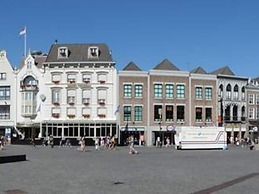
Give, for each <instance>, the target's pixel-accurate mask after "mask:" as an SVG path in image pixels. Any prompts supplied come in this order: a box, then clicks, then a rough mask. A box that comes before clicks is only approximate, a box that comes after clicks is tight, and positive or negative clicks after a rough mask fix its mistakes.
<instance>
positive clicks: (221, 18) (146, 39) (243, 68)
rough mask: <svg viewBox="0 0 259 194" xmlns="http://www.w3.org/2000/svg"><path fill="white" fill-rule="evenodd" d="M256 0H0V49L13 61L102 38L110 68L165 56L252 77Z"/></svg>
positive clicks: (182, 65)
mask: <svg viewBox="0 0 259 194" xmlns="http://www.w3.org/2000/svg"><path fill="white" fill-rule="evenodd" d="M258 10H259V1H257V0H249V1H245V0H214V1H213V0H160V1H156V0H153V1H150V0H130V1H122V0H110V1H107V0H98V1H87V0H75V1H69V0H55V1H54V0H44V1H36V0H22V1H17V0H2V1H1V5H0V17H1V25H0V26H1V31H0V49H1V50H6V51H7V56H8V59H9V61H10V62H11V64H12V65H13V66H18V64H19V63H20V60H21V57H22V56H23V52H24V49H23V48H24V42H23V38H22V37H19V31H20V30H21V29H22V28H23V27H24V26H26V27H27V49H30V50H31V51H35V50H40V51H42V52H44V53H47V52H48V51H49V48H50V46H51V44H53V43H54V41H55V40H56V39H57V40H58V43H106V44H107V45H108V46H109V48H110V50H112V55H113V59H114V61H116V65H117V68H118V70H122V69H123V68H124V67H125V66H126V65H127V64H128V63H129V62H131V61H133V62H134V63H136V64H137V65H138V66H139V67H140V68H141V69H142V70H149V69H152V68H154V67H155V66H156V65H157V64H159V63H160V62H161V61H162V60H164V59H165V58H166V59H168V60H169V61H171V62H172V63H173V64H174V65H175V66H177V67H178V68H179V69H180V70H183V71H186V70H187V71H188V70H192V69H194V68H196V67H199V66H200V67H202V68H203V69H204V70H205V71H207V72H211V71H214V70H216V69H218V68H221V67H224V66H229V67H230V69H231V70H232V71H233V72H234V73H235V74H236V75H237V76H242V77H258V76H259V11H258Z"/></svg>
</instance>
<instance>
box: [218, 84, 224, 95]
mask: <svg viewBox="0 0 259 194" xmlns="http://www.w3.org/2000/svg"><path fill="white" fill-rule="evenodd" d="M219 97H220V98H222V97H223V85H222V84H220V86H219Z"/></svg>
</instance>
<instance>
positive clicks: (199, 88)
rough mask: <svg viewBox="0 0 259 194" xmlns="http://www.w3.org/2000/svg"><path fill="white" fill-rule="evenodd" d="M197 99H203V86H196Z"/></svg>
mask: <svg viewBox="0 0 259 194" xmlns="http://www.w3.org/2000/svg"><path fill="white" fill-rule="evenodd" d="M195 99H196V100H198V99H202V87H196V88H195Z"/></svg>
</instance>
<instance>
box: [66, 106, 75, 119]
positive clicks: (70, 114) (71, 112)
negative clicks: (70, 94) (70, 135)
mask: <svg viewBox="0 0 259 194" xmlns="http://www.w3.org/2000/svg"><path fill="white" fill-rule="evenodd" d="M67 116H68V117H70V118H74V117H75V116H76V109H75V108H67Z"/></svg>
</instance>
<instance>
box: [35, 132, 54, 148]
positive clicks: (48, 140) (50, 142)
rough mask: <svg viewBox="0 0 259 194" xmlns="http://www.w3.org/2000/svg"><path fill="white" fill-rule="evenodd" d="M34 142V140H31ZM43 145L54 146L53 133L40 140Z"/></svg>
mask: <svg viewBox="0 0 259 194" xmlns="http://www.w3.org/2000/svg"><path fill="white" fill-rule="evenodd" d="M33 142H34V141H33ZM42 145H43V146H49V147H50V148H53V147H54V137H53V135H49V136H48V137H46V138H44V139H43V141H42ZM34 146H35V143H34Z"/></svg>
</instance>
